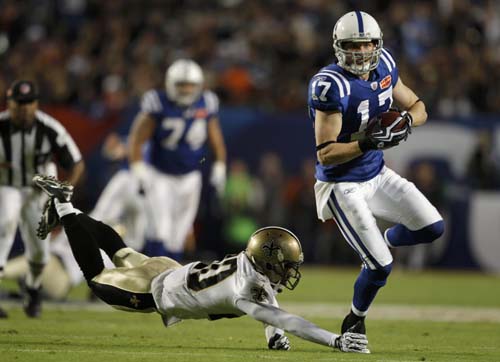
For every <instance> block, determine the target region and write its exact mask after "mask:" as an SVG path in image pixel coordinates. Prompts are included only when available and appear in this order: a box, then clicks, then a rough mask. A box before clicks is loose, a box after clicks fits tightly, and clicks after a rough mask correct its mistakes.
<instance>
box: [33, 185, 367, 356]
mask: <svg viewBox="0 0 500 362" xmlns="http://www.w3.org/2000/svg"><path fill="white" fill-rule="evenodd" d="M33 181H34V182H35V183H36V184H37V185H38V186H39V187H40V188H42V189H43V190H44V191H45V192H46V193H47V194H48V195H49V196H50V197H51V200H50V201H51V202H52V201H53V202H54V204H55V208H47V209H46V210H45V211H44V215H43V216H42V219H41V223H42V224H43V223H44V222H45V220H48V219H54V218H57V219H58V220H60V222H61V223H62V225H63V227H64V231H65V232H66V234H67V235H68V240H69V242H70V245H71V249H72V251H73V255H74V257H75V259H76V261H77V262H78V264H79V266H80V268H81V269H82V272H83V274H84V276H85V279H86V280H87V283H88V285H89V287H90V288H91V289H92V290H93V292H94V293H95V294H96V295H97V296H98V297H99V298H100V299H102V300H103V301H104V302H106V303H108V304H110V305H111V306H113V307H115V308H117V309H120V310H124V311H130V312H143V313H144V312H158V313H159V314H160V315H161V317H162V320H163V323H164V324H165V326H167V327H168V326H170V325H172V324H175V323H178V322H180V321H181V320H183V319H208V320H217V319H221V318H235V317H240V316H243V315H249V316H251V317H252V318H254V319H256V320H258V321H260V322H263V323H264V325H265V336H266V341H267V345H268V348H269V349H278V350H289V349H290V342H289V340H288V337H286V336H285V334H284V331H288V332H290V333H292V334H294V335H296V336H298V337H301V338H303V339H305V340H308V341H311V342H314V343H318V344H321V345H324V346H328V347H331V348H338V349H340V350H341V351H343V352H357V353H370V351H369V350H368V348H367V344H368V341H367V340H366V336H365V335H362V334H357V333H352V331H351V330H349V331H347V332H346V333H343V334H342V335H337V334H334V333H331V332H329V331H326V330H324V329H321V328H319V327H317V326H316V325H314V324H312V323H311V322H309V321H307V320H305V319H303V318H301V317H298V316H296V315H293V314H290V313H287V312H285V311H284V310H282V309H280V308H279V305H278V302H277V300H276V294H277V293H278V292H279V291H281V290H283V289H284V288H287V289H290V290H293V289H295V287H296V286H297V285H298V283H299V281H300V278H301V273H300V271H299V268H300V266H301V264H302V262H303V260H304V256H303V254H302V246H301V244H300V241H299V239H298V238H297V237H296V236H295V235H294V234H293V233H292V232H290V231H289V230H287V229H284V228H281V227H277V226H268V227H264V228H261V229H259V230H257V231H255V232H254V233H253V234H252V235H251V236H250V238H249V241H248V244H247V247H246V250H245V251H242V252H240V253H238V254H233V255H227V256H226V257H224V259H222V260H221V261H214V262H212V263H210V264H209V265H207V264H205V263H203V262H192V263H189V264H187V265H185V266H182V265H180V264H179V263H177V262H176V261H175V260H173V259H171V258H167V257H152V258H149V257H147V256H145V255H143V254H140V253H138V252H136V251H134V250H133V249H131V248H128V247H126V245H125V244H124V243H123V240H122V239H121V238H120V236H119V235H118V234H117V233H116V232H115V231H114V230H113V229H112V228H111V227H109V226H108V225H106V224H103V223H102V222H99V221H96V220H94V219H92V218H91V217H89V216H87V215H85V214H83V213H81V212H80V211H79V210H77V209H75V208H74V207H73V205H72V204H71V202H70V198H71V191H72V188H71V185H68V184H65V183H61V182H59V181H57V180H56V179H54V178H52V177H46V176H41V175H36V176H35V177H34V178H33ZM50 213H54V214H56V215H49V214H50ZM52 226H54V225H52ZM99 248H101V249H103V250H104V251H105V252H106V253H107V254H108V256H109V257H110V258H111V259H112V260H113V263H114V264H115V266H116V267H117V268H115V269H112V270H109V269H106V268H105V267H104V264H103V261H102V259H101V255H100V253H99Z"/></svg>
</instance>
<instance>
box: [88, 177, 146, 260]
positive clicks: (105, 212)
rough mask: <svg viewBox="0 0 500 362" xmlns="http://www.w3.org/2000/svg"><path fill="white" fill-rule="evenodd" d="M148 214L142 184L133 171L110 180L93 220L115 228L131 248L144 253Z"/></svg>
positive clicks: (95, 210)
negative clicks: (140, 189)
mask: <svg viewBox="0 0 500 362" xmlns="http://www.w3.org/2000/svg"><path fill="white" fill-rule="evenodd" d="M145 211H146V210H145V200H144V197H143V196H141V195H139V182H138V181H137V179H136V178H135V177H134V176H133V175H132V173H131V172H130V171H129V170H120V171H118V172H117V173H115V174H114V175H113V177H112V178H111V179H110V180H109V182H108V184H107V185H106V187H105V188H104V190H103V191H102V193H101V195H100V196H99V200H97V203H96V205H95V207H94V210H92V212H91V213H90V214H89V216H91V217H92V218H94V219H96V220H100V221H102V222H104V223H106V224H109V225H110V226H112V227H113V228H114V229H115V230H116V231H117V232H118V233H119V234H120V236H121V237H122V238H123V241H124V242H125V244H126V245H127V246H130V247H131V248H133V249H135V250H142V248H143V247H144V242H145V233H146V225H147V221H146V219H147V218H146V214H145ZM120 229H123V230H120Z"/></svg>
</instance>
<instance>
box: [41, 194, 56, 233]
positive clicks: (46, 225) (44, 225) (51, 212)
mask: <svg viewBox="0 0 500 362" xmlns="http://www.w3.org/2000/svg"><path fill="white" fill-rule="evenodd" d="M59 224H60V220H59V215H57V210H56V205H55V204H54V198H53V197H51V198H50V199H48V200H47V202H46V203H45V206H44V207H43V212H42V217H41V218H40V221H39V222H38V227H37V229H36V235H37V236H38V237H39V238H40V239H42V240H45V238H46V237H47V235H48V234H49V233H50V232H51V231H52V230H54V229H55V228H56V227H57V226H58V225H59Z"/></svg>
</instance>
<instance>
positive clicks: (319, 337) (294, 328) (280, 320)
mask: <svg viewBox="0 0 500 362" xmlns="http://www.w3.org/2000/svg"><path fill="white" fill-rule="evenodd" d="M236 305H237V307H238V308H239V309H240V310H241V311H243V312H245V313H246V314H248V315H249V316H251V317H252V318H254V319H256V320H258V321H260V322H263V323H266V324H269V325H272V326H275V327H277V328H280V329H283V330H285V331H287V332H289V333H291V334H293V335H295V336H297V337H300V338H302V339H305V340H307V341H310V342H314V343H318V344H321V345H324V346H329V347H333V346H334V343H335V339H336V338H337V337H338V335H337V334H335V333H331V332H328V331H327V330H324V329H321V328H319V327H318V326H316V325H315V324H313V323H311V322H309V321H307V320H305V319H304V318H302V317H299V316H296V315H294V314H290V313H288V312H285V311H284V310H282V309H280V308H277V307H275V306H272V305H267V304H262V303H256V302H251V301H249V300H246V299H239V300H238V301H237V302H236Z"/></svg>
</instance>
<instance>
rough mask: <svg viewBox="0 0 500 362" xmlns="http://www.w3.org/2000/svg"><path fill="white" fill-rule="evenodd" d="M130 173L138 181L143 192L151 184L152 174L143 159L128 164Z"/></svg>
mask: <svg viewBox="0 0 500 362" xmlns="http://www.w3.org/2000/svg"><path fill="white" fill-rule="evenodd" d="M130 170H131V171H132V175H134V177H135V178H136V179H137V181H139V188H140V189H141V190H142V191H143V192H144V191H146V190H147V189H149V188H150V186H151V179H152V175H151V173H150V172H149V166H148V165H147V164H146V163H145V162H144V161H136V162H134V163H132V164H131V165H130Z"/></svg>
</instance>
